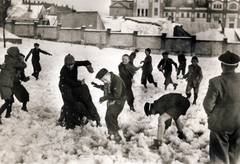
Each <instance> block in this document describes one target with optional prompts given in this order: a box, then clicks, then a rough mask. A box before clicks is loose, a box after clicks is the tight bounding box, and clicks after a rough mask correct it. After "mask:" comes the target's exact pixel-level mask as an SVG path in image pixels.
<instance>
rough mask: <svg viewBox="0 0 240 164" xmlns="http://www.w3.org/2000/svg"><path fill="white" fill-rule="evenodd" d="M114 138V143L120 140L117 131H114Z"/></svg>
mask: <svg viewBox="0 0 240 164" xmlns="http://www.w3.org/2000/svg"><path fill="white" fill-rule="evenodd" d="M114 140H115V141H116V143H119V142H120V141H121V140H122V137H121V136H120V135H119V133H118V132H115V133H114Z"/></svg>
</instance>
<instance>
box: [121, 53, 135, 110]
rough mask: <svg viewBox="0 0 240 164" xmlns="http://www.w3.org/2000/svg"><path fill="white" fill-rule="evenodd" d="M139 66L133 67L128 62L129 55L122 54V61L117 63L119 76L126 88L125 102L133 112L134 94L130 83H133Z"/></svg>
mask: <svg viewBox="0 0 240 164" xmlns="http://www.w3.org/2000/svg"><path fill="white" fill-rule="evenodd" d="M138 69H139V68H137V67H134V66H133V65H132V64H129V55H128V54H124V55H123V56H122V62H121V63H120V64H119V65H118V70H119V76H120V77H121V78H122V80H123V81H124V83H125V85H126V88H127V103H128V105H129V107H130V110H131V111H134V112H135V109H134V106H133V103H134V96H133V92H132V83H133V76H134V74H135V73H136V71H137V70H138Z"/></svg>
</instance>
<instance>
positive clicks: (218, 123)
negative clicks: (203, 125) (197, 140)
mask: <svg viewBox="0 0 240 164" xmlns="http://www.w3.org/2000/svg"><path fill="white" fill-rule="evenodd" d="M239 86H240V73H235V72H228V73H222V75H221V76H217V77H214V78H212V79H210V80H209V86H208V91H207V94H206V96H205V98H204V101H203V107H204V109H205V112H206V113H207V115H208V128H209V129H210V130H213V131H218V132H219V131H232V130H237V129H239V128H240V102H239V98H240V89H239Z"/></svg>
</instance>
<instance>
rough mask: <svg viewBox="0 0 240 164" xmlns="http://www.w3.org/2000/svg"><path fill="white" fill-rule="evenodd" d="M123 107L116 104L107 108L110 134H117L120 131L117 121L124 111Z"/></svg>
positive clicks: (107, 122)
mask: <svg viewBox="0 0 240 164" xmlns="http://www.w3.org/2000/svg"><path fill="white" fill-rule="evenodd" d="M123 105H124V104H123ZM123 105H118V104H114V105H111V106H109V107H108V108H107V112H106V116H105V121H106V125H107V128H108V132H109V133H115V132H117V131H118V130H119V129H120V128H119V126H118V120H117V119H118V115H119V114H120V113H121V112H122V110H123Z"/></svg>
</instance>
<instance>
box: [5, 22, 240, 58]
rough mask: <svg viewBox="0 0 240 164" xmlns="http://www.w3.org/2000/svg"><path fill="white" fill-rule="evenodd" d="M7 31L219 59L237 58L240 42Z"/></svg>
mask: <svg viewBox="0 0 240 164" xmlns="http://www.w3.org/2000/svg"><path fill="white" fill-rule="evenodd" d="M6 30H8V31H9V32H11V33H13V34H15V35H17V36H19V37H28V38H36V39H44V40H52V41H58V42H68V43H76V44H85V45H94V46H98V47H99V48H104V47H114V48H122V49H130V50H133V49H135V48H138V49H139V50H140V51H141V50H142V51H143V50H144V49H145V48H150V49H151V50H152V52H153V53H161V52H162V51H169V52H177V51H179V50H181V51H182V52H184V53H186V54H187V55H198V56H218V55H219V54H222V53H224V52H225V51H227V50H229V51H231V52H234V53H236V54H238V53H239V52H240V42H238V43H228V41H227V39H226V38H225V39H223V40H222V41H206V40H197V39H196V36H194V35H193V36H190V37H168V36H167V34H162V35H138V32H137V31H134V32H133V33H121V32H112V31H111V29H107V30H89V29H86V27H82V28H77V29H71V28H62V27H61V24H58V25H57V26H48V25H38V22H34V23H16V22H15V21H11V22H7V23H6Z"/></svg>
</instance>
